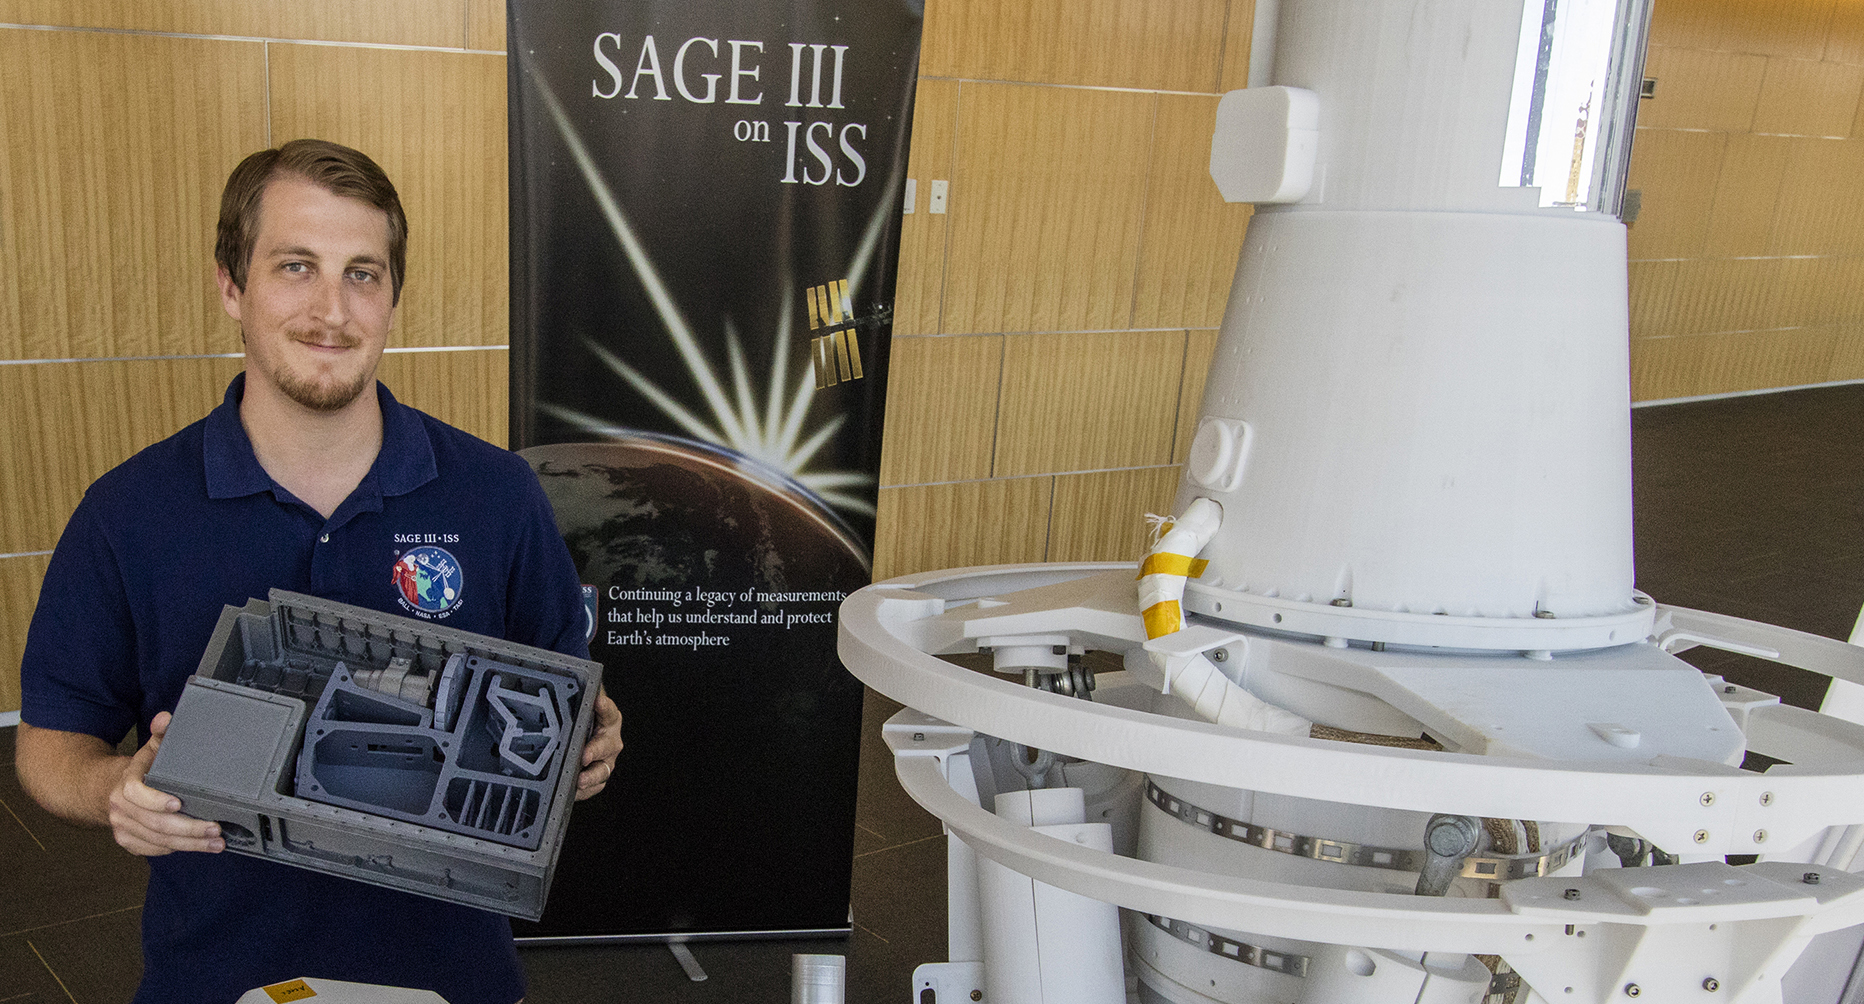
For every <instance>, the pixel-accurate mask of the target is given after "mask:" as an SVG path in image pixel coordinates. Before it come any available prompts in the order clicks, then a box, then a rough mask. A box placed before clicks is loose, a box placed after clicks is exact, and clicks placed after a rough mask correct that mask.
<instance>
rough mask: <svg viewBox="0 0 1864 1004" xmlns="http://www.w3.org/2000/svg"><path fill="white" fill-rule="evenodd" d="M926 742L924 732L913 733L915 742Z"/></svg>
mask: <svg viewBox="0 0 1864 1004" xmlns="http://www.w3.org/2000/svg"><path fill="white" fill-rule="evenodd" d="M925 741H926V734H925V733H924V732H915V733H913V742H916V743H922V742H925Z"/></svg>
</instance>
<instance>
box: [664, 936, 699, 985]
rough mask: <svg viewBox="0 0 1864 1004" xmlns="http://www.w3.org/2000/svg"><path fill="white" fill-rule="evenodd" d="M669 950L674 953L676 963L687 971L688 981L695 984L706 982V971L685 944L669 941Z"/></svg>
mask: <svg viewBox="0 0 1864 1004" xmlns="http://www.w3.org/2000/svg"><path fill="white" fill-rule="evenodd" d="M667 949H668V950H669V951H671V952H672V953H673V958H674V961H676V962H678V963H679V964H680V968H681V969H684V970H686V978H687V979H689V980H692V981H693V982H694V983H704V982H705V970H704V969H701V968H700V967H699V960H698V959H696V958H694V957H693V950H692V949H690V948H687V947H686V943H685V942H683V941H669V942H667Z"/></svg>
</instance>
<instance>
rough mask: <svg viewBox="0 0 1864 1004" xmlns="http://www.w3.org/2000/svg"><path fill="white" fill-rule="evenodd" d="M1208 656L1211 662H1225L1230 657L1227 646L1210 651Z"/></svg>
mask: <svg viewBox="0 0 1864 1004" xmlns="http://www.w3.org/2000/svg"><path fill="white" fill-rule="evenodd" d="M1210 658H1211V661H1213V662H1227V661H1229V658H1230V650H1229V649H1227V648H1220V649H1218V650H1216V651H1215V652H1212V653H1210Z"/></svg>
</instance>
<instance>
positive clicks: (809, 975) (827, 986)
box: [790, 955, 848, 1004]
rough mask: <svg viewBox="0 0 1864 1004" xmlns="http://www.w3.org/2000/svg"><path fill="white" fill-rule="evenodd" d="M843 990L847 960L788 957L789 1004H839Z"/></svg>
mask: <svg viewBox="0 0 1864 1004" xmlns="http://www.w3.org/2000/svg"><path fill="white" fill-rule="evenodd" d="M847 987H848V960H847V957H845V956H841V955H792V956H790V1004H843V1002H844V1001H845V1000H846V999H847V992H848V991H847Z"/></svg>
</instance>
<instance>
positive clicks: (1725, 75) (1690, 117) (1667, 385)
mask: <svg viewBox="0 0 1864 1004" xmlns="http://www.w3.org/2000/svg"><path fill="white" fill-rule="evenodd" d="M1645 76H1647V77H1654V78H1656V80H1657V92H1656V96H1655V97H1653V98H1651V99H1649V100H1646V101H1644V102H1643V103H1642V105H1641V107H1640V108H1639V111H1638V123H1637V124H1638V130H1637V139H1636V143H1635V145H1634V146H1633V148H1632V161H1631V181H1630V187H1632V188H1636V189H1640V190H1642V192H1643V212H1642V215H1641V217H1640V218H1639V219H1638V221H1637V222H1636V223H1635V224H1633V225H1632V227H1631V230H1630V253H1631V270H1630V279H1631V369H1632V375H1631V382H1632V396H1633V398H1634V399H1635V400H1640V401H1651V400H1667V399H1671V398H1679V397H1692V396H1696V395H1702V394H1719V393H1728V392H1734V391H1744V390H1756V389H1763V388H1771V387H1787V386H1798V385H1803V384H1815V383H1823V382H1826V381H1833V380H1855V379H1860V378H1864V284H1860V281H1859V280H1860V279H1864V102H1861V100H1860V99H1861V98H1864V4H1858V3H1855V2H1852V0H1838V2H1835V0H1716V2H1714V3H1704V2H1702V0H1657V4H1656V8H1655V12H1654V15H1653V18H1652V23H1651V48H1650V57H1649V60H1648V63H1647V66H1646V69H1645Z"/></svg>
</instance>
